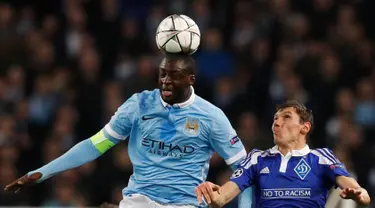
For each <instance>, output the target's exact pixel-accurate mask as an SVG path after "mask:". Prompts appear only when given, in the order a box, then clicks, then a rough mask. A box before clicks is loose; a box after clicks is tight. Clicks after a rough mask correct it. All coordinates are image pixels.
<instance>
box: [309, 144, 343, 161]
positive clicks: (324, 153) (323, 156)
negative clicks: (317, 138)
mask: <svg viewBox="0 0 375 208" xmlns="http://www.w3.org/2000/svg"><path fill="white" fill-rule="evenodd" d="M311 153H313V154H314V155H316V156H318V157H319V164H321V165H332V164H340V163H341V162H340V160H338V159H337V158H336V157H335V156H334V155H333V152H332V151H331V150H330V149H327V148H318V149H315V150H312V151H311Z"/></svg>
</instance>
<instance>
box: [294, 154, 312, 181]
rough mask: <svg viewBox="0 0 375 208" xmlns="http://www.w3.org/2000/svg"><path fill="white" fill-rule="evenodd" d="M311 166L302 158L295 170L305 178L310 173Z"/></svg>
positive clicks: (301, 177)
mask: <svg viewBox="0 0 375 208" xmlns="http://www.w3.org/2000/svg"><path fill="white" fill-rule="evenodd" d="M310 170H311V167H310V166H309V164H307V162H306V161H305V160H304V159H303V158H302V159H301V160H300V161H299V162H298V164H297V165H296V167H295V168H294V172H296V173H297V175H298V176H299V177H300V179H301V180H304V179H305V178H306V176H307V175H308V174H309V172H310Z"/></svg>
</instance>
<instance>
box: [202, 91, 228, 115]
mask: <svg viewBox="0 0 375 208" xmlns="http://www.w3.org/2000/svg"><path fill="white" fill-rule="evenodd" d="M195 104H196V105H195V106H196V107H197V108H199V110H200V111H202V112H205V113H206V115H207V116H208V117H209V118H211V119H213V120H217V119H221V118H226V115H225V114H224V112H223V111H222V110H221V109H220V108H219V107H217V106H215V105H214V104H212V103H210V102H209V101H207V100H205V99H203V98H202V97H200V96H198V95H196V98H195Z"/></svg>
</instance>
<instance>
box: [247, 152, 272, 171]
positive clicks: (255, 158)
mask: <svg viewBox="0 0 375 208" xmlns="http://www.w3.org/2000/svg"><path fill="white" fill-rule="evenodd" d="M262 153H263V152H255V153H254V154H253V155H252V156H251V159H250V161H249V162H248V163H247V164H246V165H245V167H244V168H245V169H249V168H250V167H251V166H252V165H256V164H258V157H259V156H261V155H262ZM265 156H267V154H263V155H262V157H265Z"/></svg>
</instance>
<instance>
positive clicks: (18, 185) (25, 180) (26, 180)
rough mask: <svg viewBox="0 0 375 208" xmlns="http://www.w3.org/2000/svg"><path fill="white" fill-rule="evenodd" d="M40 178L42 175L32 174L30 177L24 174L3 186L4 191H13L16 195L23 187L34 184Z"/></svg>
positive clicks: (38, 173)
mask: <svg viewBox="0 0 375 208" xmlns="http://www.w3.org/2000/svg"><path fill="white" fill-rule="evenodd" d="M40 178H42V173H40V172H37V173H33V174H31V175H30V176H28V175H27V174H26V175H24V176H22V177H21V178H18V179H17V180H15V181H13V182H12V183H10V184H8V185H7V186H5V189H4V191H12V192H13V191H14V193H16V194H18V193H19V192H20V191H21V190H22V189H24V188H25V187H27V186H30V185H33V184H36V182H37V181H38V180H39V179H40Z"/></svg>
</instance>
